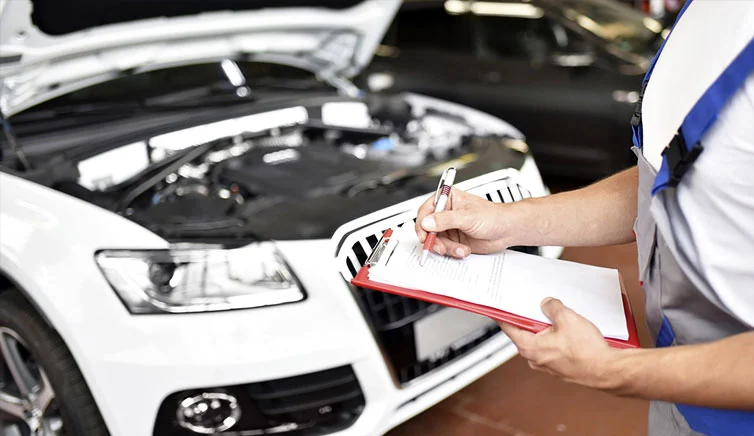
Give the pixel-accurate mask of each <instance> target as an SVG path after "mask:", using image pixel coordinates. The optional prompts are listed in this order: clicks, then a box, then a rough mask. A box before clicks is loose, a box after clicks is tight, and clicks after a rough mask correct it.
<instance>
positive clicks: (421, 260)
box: [419, 250, 429, 266]
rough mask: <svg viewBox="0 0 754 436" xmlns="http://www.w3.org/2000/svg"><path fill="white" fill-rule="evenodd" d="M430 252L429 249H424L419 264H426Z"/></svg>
mask: <svg viewBox="0 0 754 436" xmlns="http://www.w3.org/2000/svg"><path fill="white" fill-rule="evenodd" d="M428 254H429V251H427V250H424V251H422V257H421V259H420V260H419V266H424V262H425V261H426V260H427V255H428Z"/></svg>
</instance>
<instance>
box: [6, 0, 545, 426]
mask: <svg viewBox="0 0 754 436" xmlns="http://www.w3.org/2000/svg"><path fill="white" fill-rule="evenodd" d="M399 4H400V2H399V1H398V0H367V1H365V2H363V3H362V4H360V5H358V6H355V7H352V8H350V9H346V10H340V11H338V10H324V9H320V8H285V9H281V10H277V9H270V10H255V11H248V12H242V11H238V12H213V13H207V14H201V15H200V16H190V17H176V18H169V19H167V18H158V19H152V20H143V21H138V22H132V23H123V24H116V25H109V26H103V27H102V28H98V29H91V30H86V31H81V32H77V33H75V34H71V35H66V36H61V37H52V36H49V35H44V34H42V33H41V32H40V31H39V30H38V29H36V28H35V27H34V26H33V25H32V23H31V21H30V19H29V13H30V8H31V2H30V0H0V57H2V58H3V59H4V62H2V63H0V80H1V81H2V83H0V110H2V111H3V113H4V114H5V115H6V116H10V115H13V114H15V113H18V112H19V111H22V110H24V109H26V108H29V107H31V106H33V105H35V104H39V103H41V102H43V101H46V100H49V99H51V98H54V97H56V96H59V95H63V94H66V93H69V92H72V91H74V90H77V89H81V88H84V87H86V86H91V85H93V84H96V83H101V82H104V81H107V80H110V79H112V78H114V77H116V76H117V75H119V74H121V73H122V72H123V71H129V70H133V71H134V72H139V71H147V70H153V69H158V68H165V67H168V66H173V65H185V64H192V63H196V62H205V61H211V62H215V61H219V60H222V59H225V58H229V57H232V56H235V55H237V54H240V53H247V54H248V53H252V54H255V55H257V56H258V59H261V60H264V59H268V60H272V61H276V62H280V63H287V64H291V65H295V66H299V67H303V68H309V69H311V70H313V71H314V72H315V73H317V74H318V75H320V76H321V77H326V76H328V75H342V76H345V77H348V76H351V75H354V74H356V73H357V72H358V71H359V70H360V69H361V68H362V67H363V66H365V65H366V64H368V63H369V61H370V59H371V56H372V54H373V53H374V49H375V47H376V46H377V44H378V43H379V41H380V39H381V38H382V35H383V33H384V31H385V29H386V28H387V26H388V24H389V22H390V20H391V19H392V16H393V15H394V13H395V11H396V10H397V8H398V6H399ZM333 32H335V33H347V34H349V35H358V41H359V43H358V44H357V45H355V46H350V45H348V43H347V42H348V41H347V40H348V38H349V37H346V38H345V39H344V41H345V45H343V46H340V51H339V50H338V47H336V46H328V44H327V43H326V41H327V38H329V37H331V36H332V35H333ZM323 47H324V48H325V50H323ZM302 52H303V53H304V54H305V55H306V56H302ZM307 56H310V57H311V58H307ZM313 60H318V61H323V62H320V63H316V62H313ZM51 86H54V89H51V88H50V87H51ZM405 98H406V100H407V101H409V102H410V103H411V104H412V106H413V109H414V110H415V111H416V113H417V114H418V113H421V112H423V110H424V109H425V108H426V107H428V106H432V107H436V108H438V109H442V110H445V111H448V112H450V113H456V114H462V115H463V116H464V117H467V119H468V121H469V122H470V123H471V124H474V125H475V127H476V128H478V133H481V134H487V133H490V134H491V133H495V134H506V135H510V136H512V137H515V138H519V139H521V140H523V135H522V134H521V132H519V131H518V130H516V129H515V128H514V127H513V126H511V125H510V124H508V123H506V122H504V121H502V120H500V119H498V118H495V117H492V116H490V115H487V114H485V113H482V112H480V111H476V110H472V109H470V108H467V107H464V106H461V105H457V104H454V103H449V102H445V101H442V100H438V99H434V98H429V97H425V96H420V95H416V94H405ZM353 116H354V117H355V118H354V120H345V119H344V120H341V121H342V122H343V124H349V121H352V122H353V123H356V124H358V122H359V120H358V119H356V118H358V114H356V113H354V115H353ZM205 130H206V129H205ZM438 131H439V132H442V130H438ZM193 132H194V133H196V131H193ZM518 173H519V177H520V178H521V179H522V180H523V181H524V182H525V183H526V184H527V186H530V187H531V191H532V194H533V195H535V196H539V195H546V194H547V189H546V187H545V186H544V184H543V183H542V180H541V178H540V176H539V172H538V170H537V168H536V164H535V163H534V161H533V160H532V159H531V158H529V159H527V161H526V163H525V164H524V166H523V167H522V168H521V170H520V171H518ZM461 186H463V185H461ZM422 200H423V199H422V198H417V199H415V200H412V201H411V202H406V203H402V204H400V205H396V206H394V208H396V210H397V209H400V208H405V207H407V206H411V205H413V206H418V202H421V201H422ZM383 212H384V211H383ZM338 238H339V234H338V233H336V235H335V236H334V237H333V240H336V239H338ZM332 243H333V242H332V240H309V241H287V242H278V243H277V245H278V248H279V249H280V251H281V253H282V254H283V256H284V257H285V258H286V260H287V262H288V263H289V265H290V267H291V269H292V270H293V272H294V273H295V275H296V276H297V277H298V279H299V280H300V281H301V283H302V285H303V287H304V289H305V291H306V293H307V298H306V300H304V301H302V302H298V303H293V304H285V305H280V306H273V307H265V308H255V309H248V310H237V311H228V312H216V313H199V314H181V315H173V314H165V315H140V316H134V315H132V314H131V313H129V311H128V310H127V309H126V307H125V306H124V304H123V303H122V302H121V300H120V299H119V298H118V296H117V294H116V292H115V291H114V290H113V289H112V288H111V286H110V284H109V283H108V282H107V281H106V280H105V277H104V276H103V274H102V272H101V270H100V269H99V267H98V266H97V265H96V263H95V260H94V253H95V252H96V251H97V250H100V249H139V250H143V249H164V248H168V247H169V244H168V242H167V241H166V240H164V239H163V238H161V237H160V236H158V235H156V234H154V233H153V232H151V231H149V230H147V229H145V228H143V227H141V226H139V225H138V224H136V223H134V222H132V221H130V220H128V219H126V218H124V217H122V216H119V215H117V214H115V213H112V212H109V211H107V210H104V209H102V208H99V207H97V206H94V205H91V204H89V203H86V202H85V201H83V200H79V199H77V198H75V197H72V196H69V195H67V194H63V193H61V192H58V191H55V190H52V189H49V188H46V187H44V186H41V185H37V184H35V183H32V182H29V181H26V180H23V179H21V178H18V177H15V176H12V175H9V174H7V173H4V172H0V270H1V271H2V273H3V274H5V275H7V276H9V278H10V279H11V280H12V281H13V282H15V283H16V284H17V285H18V287H19V288H20V289H21V290H22V292H24V293H25V294H26V296H27V297H28V298H29V300H30V301H31V302H32V303H33V304H34V305H35V306H36V307H37V308H38V310H39V311H40V313H41V314H42V315H43V316H44V317H45V318H46V319H47V320H48V322H49V323H50V325H51V326H52V327H53V328H54V329H56V330H57V332H58V333H59V334H60V336H61V337H62V338H63V340H64V342H65V343H66V345H67V346H68V348H69V349H70V351H71V353H72V355H73V356H74V358H75V360H76V362H77V364H78V366H79V369H80V370H81V372H82V374H83V376H84V378H85V380H86V381H87V384H88V386H89V388H90V390H91V392H92V394H93V396H94V399H95V401H96V403H97V405H98V407H99V410H100V412H101V414H102V416H103V418H104V420H105V423H106V424H107V426H108V428H109V431H110V433H111V434H112V435H113V436H150V435H152V432H153V426H154V424H155V418H156V416H157V411H158V408H159V406H160V404H161V403H162V401H163V400H164V399H165V397H166V396H168V395H170V394H171V393H173V392H176V391H179V390H184V389H191V388H201V387H213V386H222V385H234V384H245V383H253V382H256V381H264V380H270V379H276V378H282V377H289V376H295V375H301V374H306V373H310V372H314V371H319V370H323V369H328V368H333V367H336V366H340V365H345V364H350V365H352V366H353V368H354V371H355V372H356V374H357V377H358V380H359V383H360V385H361V388H362V391H363V394H364V397H365V398H366V408H365V410H364V411H363V413H362V414H361V416H360V417H359V419H358V420H357V421H356V422H355V424H354V425H353V426H351V427H350V428H348V429H347V430H345V431H342V432H340V433H338V434H342V435H354V436H356V435H359V436H363V435H379V434H383V433H385V432H387V431H388V430H389V429H391V428H393V427H394V426H396V425H398V424H400V423H401V422H404V421H405V420H407V419H409V418H411V417H412V416H414V415H416V414H418V413H420V412H422V411H423V410H426V409H427V408H428V407H430V406H432V405H434V404H436V403H437V402H439V401H441V400H442V399H444V398H446V397H447V396H449V395H451V394H453V393H454V392H456V391H458V390H459V389H461V388H462V387H464V386H466V385H468V384H469V383H471V382H473V381H474V380H476V379H478V378H479V377H481V376H483V375H484V374H486V373H487V372H489V371H490V370H492V369H494V368H495V367H497V366H498V365H500V364H501V363H502V362H505V361H506V360H508V359H510V358H511V357H512V356H514V355H515V354H516V349H515V347H514V346H513V345H512V344H511V343H510V341H509V340H508V339H507V338H506V337H505V336H504V335H502V334H501V335H498V336H497V337H495V338H493V339H490V340H488V341H486V342H485V343H483V344H482V345H480V346H479V347H477V348H476V349H474V350H473V351H471V352H469V353H468V354H466V355H464V356H463V357H462V358H460V359H457V360H455V361H453V362H451V363H449V364H447V365H444V366H443V367H442V368H440V369H438V370H435V371H433V372H431V373H429V374H426V375H425V376H422V377H420V378H419V379H416V380H414V381H412V382H411V383H409V384H408V385H407V386H404V387H398V386H397V385H396V384H395V382H394V380H393V377H392V375H391V374H390V372H389V371H388V369H387V365H386V363H385V359H384V356H383V355H382V353H381V350H380V349H379V347H378V346H377V343H376V341H375V339H374V336H373V335H372V332H371V330H370V328H369V325H368V321H366V320H365V318H364V315H363V313H362V312H361V309H360V308H359V307H358V305H357V303H356V301H355V299H354V297H353V295H352V294H351V291H350V289H349V288H348V286H347V284H346V282H345V281H344V279H343V277H342V276H341V275H340V274H339V271H340V268H341V267H342V266H339V265H334V263H333V259H332V257H331V256H332V253H333V250H332V248H333V247H332ZM545 255H547V256H553V257H555V256H558V255H559V247H552V249H549V248H548V249H547V252H546V253H545Z"/></svg>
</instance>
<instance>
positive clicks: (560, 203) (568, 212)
mask: <svg viewBox="0 0 754 436" xmlns="http://www.w3.org/2000/svg"><path fill="white" fill-rule="evenodd" d="M638 183H639V172H638V169H637V168H636V167H633V168H630V169H627V170H624V171H622V172H620V173H618V174H615V175H613V176H611V177H609V178H607V179H604V180H601V181H599V182H597V183H594V184H592V185H589V186H587V187H584V188H581V189H577V190H574V191H570V192H563V193H559V194H554V195H548V196H546V197H539V198H531V199H526V200H522V201H518V202H515V203H510V204H500V203H492V202H489V201H487V200H485V199H482V198H480V197H477V196H475V195H472V194H467V193H465V192H463V191H460V190H457V189H455V188H454V189H453V190H452V191H451V196H450V204H451V206H450V208H449V210H446V211H443V212H439V213H433V212H434V205H433V202H432V198H431V197H430V198H428V199H427V201H426V202H424V204H423V205H422V206H421V207H420V208H419V211H418V214H417V220H416V233H417V236H418V237H419V241H421V242H424V238H426V236H427V232H428V231H436V232H438V238H437V242H436V243H435V248H434V250H435V251H436V252H437V253H439V254H447V255H449V256H453V257H458V258H460V257H465V256H468V255H469V254H470V253H492V252H495V251H499V250H501V249H503V248H506V247H511V246H516V245H529V246H536V245H562V246H596V245H609V244H622V243H628V242H631V241H633V240H634V236H633V233H632V228H633V224H634V220H635V219H636V195H637V191H638Z"/></svg>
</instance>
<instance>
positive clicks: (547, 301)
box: [542, 297, 554, 306]
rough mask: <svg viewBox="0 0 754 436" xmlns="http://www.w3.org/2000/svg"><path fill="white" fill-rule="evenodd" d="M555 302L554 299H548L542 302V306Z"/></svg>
mask: <svg viewBox="0 0 754 436" xmlns="http://www.w3.org/2000/svg"><path fill="white" fill-rule="evenodd" d="M552 300H554V298H552V297H546V298H545V299H544V300H542V306H544V305H545V304H547V303H549V302H550V301H552Z"/></svg>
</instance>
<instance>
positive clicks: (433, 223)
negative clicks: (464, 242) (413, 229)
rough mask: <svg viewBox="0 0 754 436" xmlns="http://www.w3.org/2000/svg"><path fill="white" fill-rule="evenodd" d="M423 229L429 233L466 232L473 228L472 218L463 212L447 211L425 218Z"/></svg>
mask: <svg viewBox="0 0 754 436" xmlns="http://www.w3.org/2000/svg"><path fill="white" fill-rule="evenodd" d="M422 227H423V228H424V230H427V231H429V232H443V231H445V230H453V229H458V230H461V231H464V232H465V231H468V230H470V228H471V227H472V218H471V216H470V215H469V214H468V213H466V211H463V210H445V211H442V212H437V213H433V214H431V215H428V216H426V217H424V219H423V220H422Z"/></svg>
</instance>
